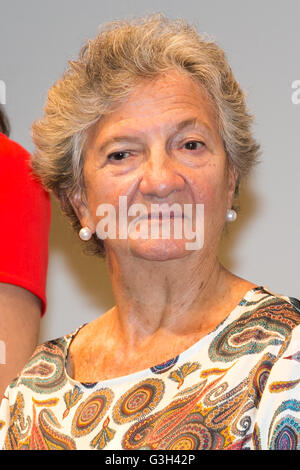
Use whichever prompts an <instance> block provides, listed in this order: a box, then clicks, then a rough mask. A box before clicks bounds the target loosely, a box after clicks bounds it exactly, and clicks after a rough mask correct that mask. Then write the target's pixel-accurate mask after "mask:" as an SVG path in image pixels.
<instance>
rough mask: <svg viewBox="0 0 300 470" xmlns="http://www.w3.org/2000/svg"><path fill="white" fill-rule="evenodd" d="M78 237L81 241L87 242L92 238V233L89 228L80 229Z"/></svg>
mask: <svg viewBox="0 0 300 470" xmlns="http://www.w3.org/2000/svg"><path fill="white" fill-rule="evenodd" d="M79 237H80V238H81V240H83V241H85V242H87V241H88V240H90V239H91V238H92V231H91V229H90V228H89V227H82V229H80V230H79Z"/></svg>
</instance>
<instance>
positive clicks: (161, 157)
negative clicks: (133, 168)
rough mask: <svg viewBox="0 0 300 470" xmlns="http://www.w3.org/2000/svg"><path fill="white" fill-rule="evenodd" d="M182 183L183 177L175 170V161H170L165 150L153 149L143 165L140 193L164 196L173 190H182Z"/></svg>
mask: <svg viewBox="0 0 300 470" xmlns="http://www.w3.org/2000/svg"><path fill="white" fill-rule="evenodd" d="M184 184H185V183H184V179H183V177H182V176H181V175H180V174H179V172H177V171H176V162H174V161H171V159H170V157H169V156H168V155H167V153H166V151H165V150H161V149H157V150H156V151H154V150H153V151H152V152H151V154H150V155H149V158H148V159H147V162H146V163H145V165H144V167H143V175H142V179H141V181H140V185H139V189H140V191H141V193H142V194H143V195H148V196H157V197H159V198H165V197H167V196H168V195H169V194H171V193H172V192H173V191H179V190H182V189H183V188H184Z"/></svg>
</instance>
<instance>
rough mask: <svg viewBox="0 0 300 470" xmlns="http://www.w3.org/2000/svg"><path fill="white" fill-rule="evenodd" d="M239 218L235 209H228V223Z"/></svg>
mask: <svg viewBox="0 0 300 470" xmlns="http://www.w3.org/2000/svg"><path fill="white" fill-rule="evenodd" d="M236 218H237V213H236V211H235V210H234V209H228V210H227V214H226V220H227V222H234V221H235V220H236Z"/></svg>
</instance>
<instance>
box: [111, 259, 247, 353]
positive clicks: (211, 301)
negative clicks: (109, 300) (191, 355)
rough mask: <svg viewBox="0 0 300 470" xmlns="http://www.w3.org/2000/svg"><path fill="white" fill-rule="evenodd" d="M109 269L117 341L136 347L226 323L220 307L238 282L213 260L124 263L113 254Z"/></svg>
mask: <svg viewBox="0 0 300 470" xmlns="http://www.w3.org/2000/svg"><path fill="white" fill-rule="evenodd" d="M131 261H132V262H131ZM108 266H109V272H110V277H111V282H112V287H113V291H114V296H115V299H116V307H115V308H114V309H113V310H112V311H111V318H110V321H111V322H112V323H113V325H114V326H113V329H114V332H115V333H117V336H118V337H119V339H121V338H122V337H123V338H122V341H124V342H126V343H127V346H128V347H130V346H131V347H133V348H134V347H138V345H142V344H144V343H147V342H148V341H150V340H153V339H154V338H156V339H159V338H160V337H161V338H166V335H170V336H174V335H178V336H188V335H189V334H193V335H194V334H195V332H200V331H202V330H203V331H207V330H209V329H210V328H211V327H213V325H214V324H218V323H219V322H220V321H222V320H223V318H221V317H222V315H223V314H222V308H221V306H222V303H224V302H225V303H226V301H227V300H226V299H227V298H228V292H229V291H230V285H231V283H233V282H234V281H235V280H236V279H239V278H237V277H236V276H234V275H232V274H231V273H229V272H228V271H227V270H226V269H224V268H223V266H221V264H220V263H219V261H218V259H217V258H214V259H210V258H209V256H207V257H206V258H200V257H196V256H186V257H184V258H181V259H175V260H170V261H164V262H161V261H160V262H153V261H151V262H149V261H148V260H144V259H136V258H135V259H132V260H131V259H130V258H128V257H126V259H125V260H124V262H123V261H122V258H121V259H119V258H117V257H116V256H114V255H111V256H109V259H108ZM217 305H218V308H216V306H217ZM210 312H214V313H213V315H211V314H210ZM219 312H220V313H219Z"/></svg>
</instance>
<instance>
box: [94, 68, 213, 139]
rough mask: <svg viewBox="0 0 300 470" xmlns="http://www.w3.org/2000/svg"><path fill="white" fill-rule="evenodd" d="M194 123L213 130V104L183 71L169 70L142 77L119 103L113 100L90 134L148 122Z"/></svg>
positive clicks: (144, 126)
mask: <svg viewBox="0 0 300 470" xmlns="http://www.w3.org/2000/svg"><path fill="white" fill-rule="evenodd" d="M187 121H189V122H188V123H189V127H196V124H198V126H199V125H202V126H203V128H206V130H208V131H211V132H212V133H214V132H215V131H217V123H216V117H215V111H214V107H213V105H212V103H211V101H210V99H209V98H208V95H207V93H206V92H205V91H204V89H203V88H202V87H201V86H200V85H198V84H196V83H195V82H194V81H193V80H192V79H191V78H189V77H187V76H185V75H179V74H176V75H175V74H170V76H168V75H166V76H164V77H158V78H156V79H155V80H151V81H150V80H143V82H141V83H139V84H138V86H137V87H136V88H135V89H134V90H133V91H132V92H131V93H130V94H129V95H128V97H127V98H126V100H124V101H123V102H122V103H119V104H116V105H115V106H114V107H113V108H111V109H110V112H109V113H108V114H105V115H104V116H103V117H102V118H101V119H100V120H99V122H98V123H97V125H96V126H95V128H94V131H96V132H92V134H93V137H95V135H96V134H98V133H99V132H100V131H101V133H105V134H106V133H108V134H113V133H114V132H115V131H118V130H121V129H124V130H126V129H127V128H128V130H130V131H134V130H139V129H141V130H142V129H145V130H147V126H148V125H149V126H151V127H152V126H158V127H159V126H160V125H162V126H164V127H170V129H171V128H174V127H178V128H183V127H187Z"/></svg>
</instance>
